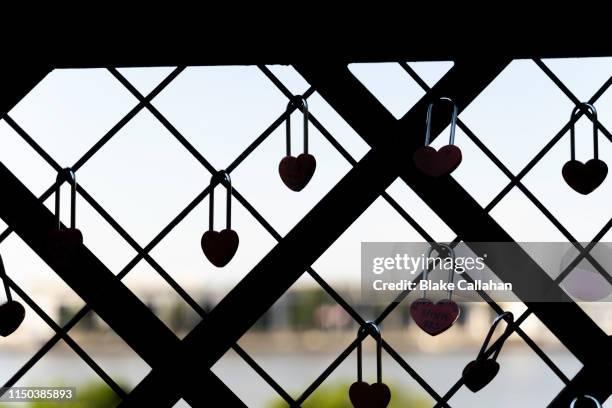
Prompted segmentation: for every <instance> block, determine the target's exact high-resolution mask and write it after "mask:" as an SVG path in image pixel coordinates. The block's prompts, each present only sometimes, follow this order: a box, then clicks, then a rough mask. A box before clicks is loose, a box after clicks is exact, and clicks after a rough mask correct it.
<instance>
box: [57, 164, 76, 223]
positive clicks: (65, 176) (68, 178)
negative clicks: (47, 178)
mask: <svg viewBox="0 0 612 408" xmlns="http://www.w3.org/2000/svg"><path fill="white" fill-rule="evenodd" d="M64 182H68V183H70V228H71V229H74V228H76V187H77V183H76V174H74V172H73V171H72V169H71V168H70V167H67V168H65V169H62V170H60V171H58V172H57V178H56V179H55V188H56V190H55V222H56V224H57V229H58V230H60V229H61V227H62V221H61V220H60V204H61V201H60V194H61V190H62V184H63V183H64Z"/></svg>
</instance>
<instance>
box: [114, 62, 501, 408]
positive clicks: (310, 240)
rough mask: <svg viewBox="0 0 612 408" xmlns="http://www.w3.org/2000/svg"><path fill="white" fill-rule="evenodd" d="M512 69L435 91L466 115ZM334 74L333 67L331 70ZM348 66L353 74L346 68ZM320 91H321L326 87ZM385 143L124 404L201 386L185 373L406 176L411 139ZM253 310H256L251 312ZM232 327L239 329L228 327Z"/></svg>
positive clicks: (219, 348) (449, 82)
mask: <svg viewBox="0 0 612 408" xmlns="http://www.w3.org/2000/svg"><path fill="white" fill-rule="evenodd" d="M504 66H505V63H504V64H498V63H494V64H491V65H489V64H478V65H474V64H467V63H458V64H456V65H455V66H454V67H453V68H452V69H451V71H449V73H447V75H445V77H444V78H443V79H442V80H441V81H440V82H439V83H438V85H436V87H434V91H433V92H434V93H435V94H436V95H439V94H445V95H449V96H451V97H454V99H455V100H456V101H457V103H458V105H459V107H460V109H463V108H464V107H465V106H466V105H467V104H468V103H469V102H471V100H473V98H475V97H476V96H477V95H478V94H479V93H480V91H481V90H482V89H483V88H484V87H485V86H486V85H487V84H488V83H489V82H490V81H491V80H492V79H493V78H494V77H495V76H496V75H497V74H498V73H499V72H500V70H501V69H502V68H503V67H504ZM329 68H330V67H329V66H327V65H326V69H329ZM343 68H344V70H346V72H347V74H349V73H348V70H347V69H346V67H343ZM349 75H350V74H349ZM316 88H317V90H319V87H316ZM428 102H429V99H428V98H423V99H422V100H421V101H419V102H418V103H417V104H416V105H415V106H414V107H413V108H412V109H411V110H410V112H409V113H408V115H407V116H408V118H409V119H407V120H406V122H407V123H408V127H409V129H408V133H418V134H422V132H421V131H424V127H423V123H424V122H423V120H422V119H423V117H424V115H425V111H426V107H427V104H428ZM381 108H382V107H381ZM383 109H384V108H383ZM362 113H363V112H362ZM365 114H366V115H368V114H369V112H366V113H365ZM447 125H448V122H446V123H445V122H444V120H442V119H441V120H438V121H434V123H433V131H434V132H433V134H435V135H437V134H438V133H439V132H440V131H442V130H443V129H444V128H445V127H446V126H447ZM393 127H394V128H395V126H393ZM388 130H391V129H380V131H381V133H382V134H392V133H395V132H388ZM393 130H395V129H393ZM381 139H382V140H384V142H383V143H381V145H380V146H379V147H378V148H376V149H372V150H371V151H370V152H369V153H367V154H366V155H365V156H364V157H363V158H362V159H361V161H360V162H359V163H358V164H357V165H356V166H355V167H354V168H353V169H352V170H351V171H350V172H349V173H348V174H347V175H346V176H345V177H344V178H343V179H342V180H341V181H340V182H339V183H338V184H337V185H336V186H335V187H334V188H333V189H332V190H331V191H330V192H329V193H328V194H327V195H326V196H325V197H324V198H323V199H322V200H321V201H320V202H319V203H318V204H317V205H316V206H315V207H314V208H313V209H312V210H311V211H310V212H309V213H308V214H307V215H306V216H305V217H304V218H303V219H302V220H301V221H300V222H299V223H298V224H297V225H296V226H295V227H294V228H293V229H292V230H291V231H290V232H289V233H288V234H287V235H286V236H285V238H283V240H282V241H281V242H280V243H279V244H278V245H276V246H275V247H274V248H273V249H272V250H271V251H270V252H269V253H268V254H267V255H266V256H265V257H264V258H263V259H262V260H261V261H260V262H259V263H258V264H257V265H256V266H255V267H254V268H253V270H252V271H251V272H250V273H249V274H248V275H247V276H246V277H245V278H244V279H243V280H242V281H241V282H240V283H238V284H237V285H236V286H235V287H234V289H233V290H232V291H231V292H230V293H229V294H228V295H227V296H226V297H225V298H224V299H223V300H222V301H221V302H220V303H219V304H218V305H217V306H216V307H215V309H214V310H213V311H212V312H211V313H210V314H209V316H208V317H207V318H205V319H204V320H203V321H202V322H201V323H200V324H198V325H197V326H196V328H195V329H194V330H193V331H192V332H191V333H189V334H188V335H187V336H186V337H185V338H184V340H183V348H182V353H181V354H180V355H177V356H176V357H175V358H171V359H169V360H168V364H167V365H166V367H165V368H164V369H163V370H153V372H152V373H150V374H149V375H148V376H147V377H146V378H145V379H144V380H143V382H141V384H139V385H138V386H137V387H136V388H135V389H134V390H133V391H132V392H131V393H130V395H129V396H128V398H127V399H126V400H125V401H124V403H123V406H147V405H148V404H151V403H156V404H161V405H160V406H171V405H172V404H174V403H175V402H176V401H177V400H178V398H179V397H180V390H188V389H189V388H190V387H192V386H195V384H191V383H190V381H191V380H190V379H189V378H185V374H183V372H184V371H188V370H186V368H185V367H193V368H195V367H197V369H198V370H203V369H205V368H210V367H211V366H212V365H213V364H214V363H215V362H216V361H217V360H218V359H219V358H220V357H221V356H222V355H223V354H224V353H225V352H226V351H227V349H228V347H229V345H231V344H232V343H234V342H236V341H237V340H238V339H239V338H240V336H242V335H243V334H244V333H245V332H246V331H247V330H248V329H249V327H251V326H252V325H253V324H254V323H255V322H256V321H257V319H258V318H259V317H260V316H261V315H262V314H263V313H265V311H266V310H268V309H269V308H270V307H271V306H272V305H273V304H274V302H275V301H276V300H277V299H278V298H280V297H281V296H282V295H283V293H284V292H285V291H286V290H287V289H288V288H289V287H291V285H292V284H293V283H294V282H295V281H296V280H297V279H298V278H299V277H300V276H301V274H302V273H303V272H304V271H305V270H306V269H307V268H308V266H309V265H311V264H312V263H314V261H315V260H316V259H317V258H318V257H319V256H320V255H321V254H322V253H323V252H324V251H325V250H326V249H327V248H328V247H329V246H330V245H331V244H332V243H333V242H334V241H335V240H336V239H337V238H338V237H339V236H340V235H341V234H342V232H343V231H344V230H346V228H348V227H349V226H350V225H351V224H352V223H353V222H354V221H355V220H356V219H357V218H358V217H359V216H360V215H361V214H362V213H363V211H365V210H366V209H367V208H368V207H369V206H370V205H371V203H372V202H374V200H376V198H377V197H378V196H379V195H380V194H381V193H382V192H383V191H384V190H385V189H386V188H387V187H388V186H389V185H390V184H391V183H392V182H393V180H394V179H395V178H396V174H398V173H399V171H400V160H399V159H400V158H401V157H402V155H401V154H400V153H401V151H402V150H401V147H403V146H407V144H406V138H404V139H403V140H397V139H396V138H391V137H389V138H381ZM398 144H399V149H398ZM323 226H324V227H323ZM279 270H282V271H283V273H274V274H273V275H271V273H273V272H272V271H279ZM245 304H248V305H249V307H248V308H244V305H245ZM228 321H231V322H232V324H230V325H228V324H227V322H228ZM181 370H182V371H181ZM162 384H163V385H164V386H163V387H161V385H162ZM153 390H155V392H153ZM154 395H155V397H154Z"/></svg>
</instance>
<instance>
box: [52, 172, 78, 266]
mask: <svg viewBox="0 0 612 408" xmlns="http://www.w3.org/2000/svg"><path fill="white" fill-rule="evenodd" d="M64 182H68V183H69V184H70V227H69V228H63V227H62V222H61V220H60V206H61V200H60V194H61V186H62V184H63V183H64ZM55 188H56V190H55V223H56V226H55V228H54V229H52V230H51V231H49V234H48V239H49V249H50V250H51V252H52V253H53V256H54V259H55V260H56V261H57V262H58V263H60V265H63V266H65V265H67V264H68V263H69V262H71V260H72V258H73V256H74V252H75V250H76V249H77V248H78V247H79V246H81V245H82V244H83V234H82V233H81V231H80V230H79V229H78V228H76V189H77V182H76V175H75V174H74V172H73V171H72V169H70V168H66V169H63V170H61V171H59V172H58V174H57V179H56V182H55Z"/></svg>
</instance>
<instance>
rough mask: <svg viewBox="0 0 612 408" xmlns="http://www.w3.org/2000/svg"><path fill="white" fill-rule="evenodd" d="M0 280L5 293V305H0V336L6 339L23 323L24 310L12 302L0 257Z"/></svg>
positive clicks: (17, 303)
mask: <svg viewBox="0 0 612 408" xmlns="http://www.w3.org/2000/svg"><path fill="white" fill-rule="evenodd" d="M0 278H1V279H2V282H3V283H4V292H5V293H6V303H4V304H2V305H0V336H2V337H7V336H8V335H10V334H12V333H13V332H14V331H15V330H17V328H18V327H19V326H20V325H21V322H23V319H24V318H25V309H24V307H23V306H22V305H21V303H19V302H17V301H16V300H13V296H12V295H11V288H10V287H9V282H8V277H7V276H6V270H5V269H4V262H3V261H2V257H1V256H0Z"/></svg>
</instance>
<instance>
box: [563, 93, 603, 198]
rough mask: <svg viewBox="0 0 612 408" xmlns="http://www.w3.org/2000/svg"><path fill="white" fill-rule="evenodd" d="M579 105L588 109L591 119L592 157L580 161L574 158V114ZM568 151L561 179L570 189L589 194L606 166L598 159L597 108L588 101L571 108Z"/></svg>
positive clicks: (601, 179)
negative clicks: (583, 161)
mask: <svg viewBox="0 0 612 408" xmlns="http://www.w3.org/2000/svg"><path fill="white" fill-rule="evenodd" d="M581 107H585V108H586V109H588V110H589V111H590V112H591V114H592V116H593V117H592V118H591V120H592V121H593V156H594V158H593V159H591V160H589V161H587V162H586V163H582V162H581V161H578V160H576V129H575V123H576V119H575V117H576V114H577V113H578V112H579V110H580V108H581ZM570 122H571V127H570V153H571V160H570V161H568V162H567V163H565V164H564V165H563V169H562V170H561V174H562V175H563V179H564V180H565V182H566V183H567V185H568V186H570V187H571V188H572V189H574V190H575V191H577V192H578V193H580V194H584V195H586V194H590V193H592V192H593V191H594V190H595V189H596V188H597V187H599V186H600V185H601V183H603V181H604V180H605V179H606V176H607V175H608V166H607V165H606V163H604V162H603V161H602V160H599V135H598V129H597V110H596V109H595V107H594V106H593V105H592V104H590V103H582V104H580V105H579V106H576V107H575V108H574V109H573V110H572V116H571V118H570Z"/></svg>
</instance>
